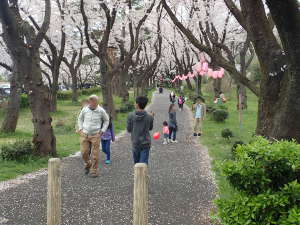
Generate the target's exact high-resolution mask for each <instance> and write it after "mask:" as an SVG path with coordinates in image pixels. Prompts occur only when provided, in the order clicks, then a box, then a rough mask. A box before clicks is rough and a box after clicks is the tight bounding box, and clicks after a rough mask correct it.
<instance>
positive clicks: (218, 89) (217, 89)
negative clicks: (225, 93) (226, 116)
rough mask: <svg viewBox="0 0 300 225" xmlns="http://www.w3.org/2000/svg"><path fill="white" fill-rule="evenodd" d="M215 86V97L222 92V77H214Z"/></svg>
mask: <svg viewBox="0 0 300 225" xmlns="http://www.w3.org/2000/svg"><path fill="white" fill-rule="evenodd" d="M213 87H214V93H215V97H219V95H220V92H221V90H222V79H214V80H213Z"/></svg>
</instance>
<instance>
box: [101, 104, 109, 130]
mask: <svg viewBox="0 0 300 225" xmlns="http://www.w3.org/2000/svg"><path fill="white" fill-rule="evenodd" d="M102 121H103V125H102V129H101V132H102V133H104V132H105V131H106V130H107V128H108V126H109V116H108V114H107V113H106V111H105V110H104V109H103V111H102Z"/></svg>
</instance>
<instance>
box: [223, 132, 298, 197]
mask: <svg viewBox="0 0 300 225" xmlns="http://www.w3.org/2000/svg"><path fill="white" fill-rule="evenodd" d="M236 158H237V160H236V161H231V160H230V161H227V162H225V163H223V165H222V170H223V172H224V174H225V176H226V177H227V179H228V180H229V182H230V183H231V185H232V186H233V187H234V188H236V189H238V190H240V191H244V192H246V193H248V194H258V193H261V192H263V191H264V190H268V189H271V190H274V191H278V190H279V189H280V188H282V187H283V186H284V185H285V184H288V183H289V182H292V181H294V180H300V145H299V144H297V143H295V142H288V141H281V142H275V143H273V144H270V143H269V141H268V140H266V139H264V138H261V137H259V138H258V139H257V140H256V141H254V142H252V143H251V144H248V145H243V146H241V147H240V148H238V150H237V152H236Z"/></svg>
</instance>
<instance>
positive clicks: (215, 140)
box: [185, 88, 258, 198]
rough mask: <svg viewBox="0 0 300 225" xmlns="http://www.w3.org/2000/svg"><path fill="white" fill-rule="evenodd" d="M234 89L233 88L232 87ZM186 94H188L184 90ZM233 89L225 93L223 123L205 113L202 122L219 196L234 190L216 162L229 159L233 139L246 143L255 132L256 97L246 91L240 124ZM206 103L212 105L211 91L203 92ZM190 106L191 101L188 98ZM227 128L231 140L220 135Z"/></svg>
mask: <svg viewBox="0 0 300 225" xmlns="http://www.w3.org/2000/svg"><path fill="white" fill-rule="evenodd" d="M233 89H234V88H233ZM185 92H186V96H187V95H188V94H187V92H189V91H187V90H186V91H185ZM235 93H236V92H235V89H234V90H233V91H232V92H231V93H225V95H226V98H227V100H228V101H227V102H226V103H225V105H226V106H227V107H228V111H229V118H228V119H227V120H226V122H225V123H217V122H215V121H213V120H212V119H211V115H210V114H207V118H206V120H205V121H204V123H203V136H202V137H201V139H200V141H201V143H202V144H203V145H204V146H206V147H207V148H208V151H209V155H210V157H211V158H212V163H213V169H214V172H215V174H216V180H217V183H218V188H219V196H220V197H221V198H227V197H230V196H231V195H232V194H233V193H234V190H232V189H231V187H230V186H229V184H228V182H227V181H226V179H225V178H224V177H222V176H221V175H220V173H219V171H218V169H217V167H216V165H217V162H219V161H223V160H226V159H230V158H231V157H232V155H231V148H232V145H233V144H234V142H235V141H243V142H244V143H247V142H249V141H250V140H251V138H252V136H253V134H254V133H255V128H256V121H257V107H258V106H257V104H258V100H257V97H256V96H255V95H254V94H252V93H251V92H250V91H248V109H247V110H245V111H244V112H243V120H242V124H240V122H239V112H238V111H237V107H236V105H237V99H236V95H235ZM203 96H204V98H205V101H206V105H214V103H213V97H214V94H213V93H203ZM188 104H189V105H190V106H191V104H192V102H191V101H190V100H188ZM225 128H229V129H230V130H231V131H233V134H234V137H233V138H232V139H231V140H225V139H224V138H222V136H221V132H222V130H223V129H225Z"/></svg>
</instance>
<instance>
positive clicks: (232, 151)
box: [231, 141, 245, 157]
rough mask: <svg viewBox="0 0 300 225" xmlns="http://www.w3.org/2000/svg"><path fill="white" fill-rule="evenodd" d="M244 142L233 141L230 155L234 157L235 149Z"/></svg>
mask: <svg viewBox="0 0 300 225" xmlns="http://www.w3.org/2000/svg"><path fill="white" fill-rule="evenodd" d="M244 144H245V143H244V142H243V141H236V142H234V144H233V145H232V148H231V153H232V155H233V156H234V157H235V155H236V150H237V148H238V147H239V146H241V145H244Z"/></svg>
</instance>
